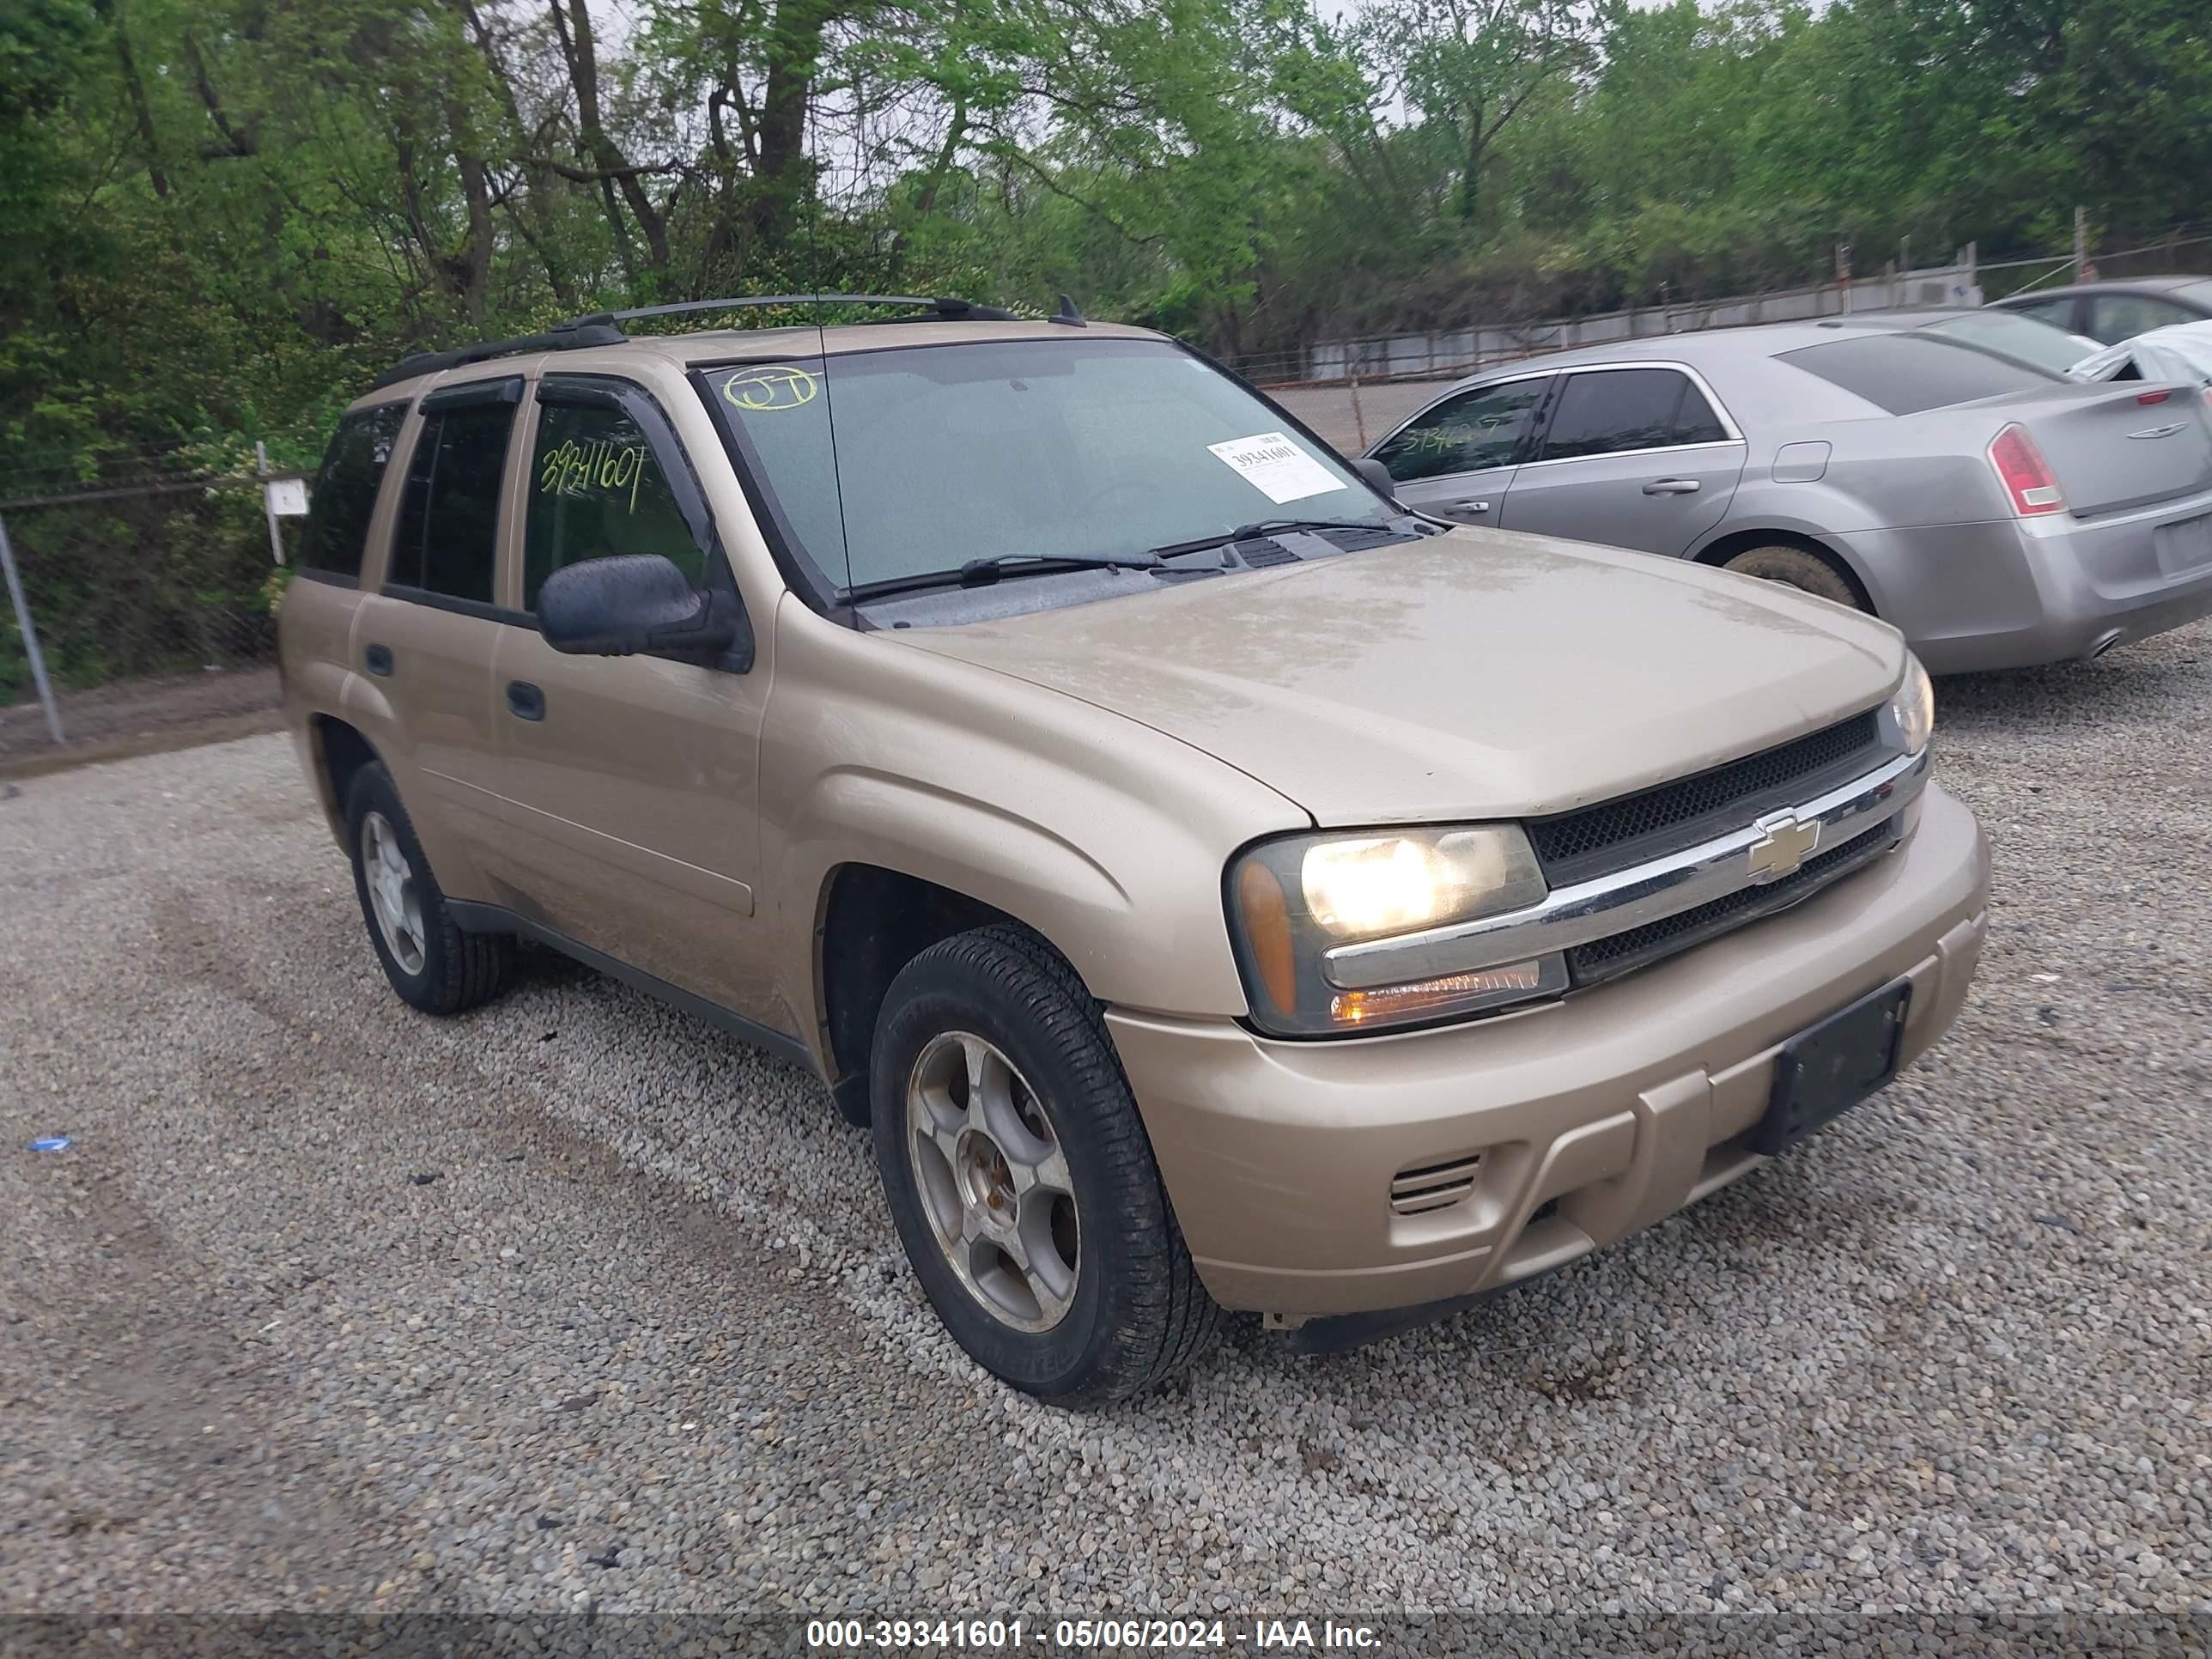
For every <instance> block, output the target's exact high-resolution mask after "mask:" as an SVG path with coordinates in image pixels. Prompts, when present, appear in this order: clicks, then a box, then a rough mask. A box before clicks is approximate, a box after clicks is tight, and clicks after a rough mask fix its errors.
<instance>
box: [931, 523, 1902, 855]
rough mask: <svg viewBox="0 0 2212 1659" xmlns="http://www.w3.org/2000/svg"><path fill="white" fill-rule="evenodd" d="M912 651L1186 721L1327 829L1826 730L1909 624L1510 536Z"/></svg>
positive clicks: (1693, 569)
mask: <svg viewBox="0 0 2212 1659" xmlns="http://www.w3.org/2000/svg"><path fill="white" fill-rule="evenodd" d="M1137 580H1143V581H1145V582H1146V583H1150V584H1156V586H1154V588H1153V591H1150V592H1143V591H1137V592H1132V593H1131V595H1130V596H1129V597H1127V598H1124V599H1108V600H1101V601H1098V602H1096V603H1092V604H1087V605H1072V606H1067V607H1064V608H1061V609H1058V610H1052V611H1032V612H1030V613H1027V614H1024V615H1021V616H1018V617H1008V618H1006V619H1003V620H999V621H994V622H989V623H968V624H965V625H963V626H957V627H951V628H930V629H913V630H911V631H910V632H902V633H900V634H898V635H896V636H892V637H896V638H897V639H898V640H899V641H901V642H902V643H905V644H912V645H915V646H917V647H921V648H922V649H924V650H927V651H933V652H935V653H939V654H941V655H945V656H948V657H952V658H956V659H959V660H961V661H963V662H969V663H973V664H975V665H979V666H981V667H985V668H989V669H994V670H995V671H998V672H1000V673H1002V674H1009V675H1012V676H1014V677H1015V678H1019V679H1022V680H1025V681H1027V682H1029V683H1030V684H1033V685H1038V686H1043V687H1048V688H1050V689H1051V690H1055V691H1060V692H1064V693H1066V695H1067V696H1073V697H1079V698H1081V699H1082V700H1083V701H1085V702H1090V703H1093V704H1095V705H1097V707H1099V708H1105V709H1109V710H1112V711H1113V712H1115V713H1116V714H1122V715H1126V716H1127V718H1129V719H1131V720H1139V721H1141V722H1143V723H1144V724H1145V725H1146V726H1152V727H1154V728H1155V729H1157V730H1158V731H1160V732H1166V733H1167V734H1169V735H1170V736H1171V737H1175V738H1180V739H1181V740H1182V741H1183V742H1184V743H1187V744H1191V745H1193V746H1194V747H1195V748H1198V749H1200V750H1204V751H1205V752H1206V753H1207V754H1210V755H1212V756H1214V757H1217V758H1218V759H1219V760H1221V761H1223V762H1225V763H1227V764H1229V765H1231V766H1233V767H1235V768H1237V769H1238V770H1239V771H1242V772H1244V773H1246V774H1249V775H1250V776H1252V777H1254V778H1256V779H1258V780H1259V781H1261V782H1262V783H1265V784H1267V785H1268V786H1269V787H1272V788H1273V789H1275V790H1277V791H1278V792H1279V793H1282V794H1283V795H1285V796H1286V797H1287V798H1288V799H1291V800H1292V801H1294V802H1296V803H1297V805H1300V806H1302V807H1303V808H1304V809H1305V810H1306V811H1308V812H1310V813H1311V814H1312V815H1313V817H1314V820H1315V822H1316V823H1320V824H1322V825H1328V826H1334V825H1343V824H1358V823H1394V822H1419V821H1424V820H1438V819H1447V818H1489V817H1534V816H1539V815H1541V814H1544V813H1548V812H1556V811H1566V810H1568V809H1570V808H1572V807H1576V806H1581V805H1588V804H1589V803H1590V802H1592V801H1596V800H1603V799H1609V798H1611V797H1613V796H1615V795H1620V794H1626V793H1631V792H1632V791H1634V790H1637V789H1641V788H1644V787H1648V786H1650V785H1651V784H1655V783H1660V782H1664V781H1667V780H1668V779H1671V778H1676V777H1680V776H1682V775H1686V774H1688V773H1692V772H1696V771H1699V770H1700V769H1704V768H1705V767H1708V766H1714V765H1717V764H1719V763H1721V762H1723V761H1727V760H1732V759H1735V758H1736V757H1740V756H1742V755H1747V754H1751V753H1753V752H1755V751H1757V750H1760V749H1764V748H1766V747H1769V746H1771V745H1772V744H1778V743H1784V742H1787V741H1788V740H1789V739H1790V738H1795V737H1798V736H1801V735H1802V734H1803V733H1805V732H1811V731H1814V730H1817V729H1819V728H1820V727H1821V726H1826V725H1830V724H1832V723H1833V722H1834V721H1836V720H1841V719H1843V718H1844V717H1845V716H1846V715H1849V714H1856V713H1857V712H1858V711H1859V710H1861V709H1863V708H1869V707H1870V706H1871V705H1872V704H1874V703H1876V702H1880V701H1881V699H1882V697H1883V696H1885V695H1887V693H1888V692H1889V691H1890V690H1892V689H1893V687H1894V686H1895V685H1896V684H1897V681H1898V678H1899V676H1900V675H1901V674H1902V673H1903V672H1904V667H1905V643H1904V641H1903V640H1902V639H1901V638H1900V637H1899V635H1898V634H1897V633H1896V631H1895V630H1894V629H1891V628H1889V627H1887V625H1885V624H1883V623H1878V622H1876V621H1875V620H1874V619H1872V618H1871V617H1862V616H1859V615H1857V613H1855V612H1852V611H1844V610H1843V609H1842V608H1841V607H1839V606H1837V605H1830V604H1828V603H1827V602H1826V601H1825V600H1821V599H1811V598H1808V597H1807V596H1805V595H1803V594H1800V593H1796V592H1793V591H1791V590H1790V589H1787V588H1783V587H1778V586H1774V585H1772V584H1771V583H1765V582H1759V581H1753V580H1750V579H1748V578H1746V577H1741V576H1732V575H1729V574H1726V573H1724V572H1721V571H1717V570H1711V569H1707V568H1703V567H1699V566H1695V565H1685V564H1679V563H1675V562H1671V561H1668V562H1662V561H1661V560H1658V559H1656V558H1653V557H1650V556H1647V555H1644V554H1636V553H1626V552H1621V551H1619V550H1614V549H1611V548H1601V547H1595V546H1590V545H1588V544H1583V543H1578V542H1577V543H1571V542H1561V541H1556V540H1553V539H1550V538H1541V537H1534V536H1522V535H1516V534H1513V533H1511V532H1504V531H1483V530H1460V531H1454V532H1449V533H1448V534H1446V535H1443V536H1439V537H1436V538H1431V539H1429V540H1426V541H1423V542H1419V543H1415V544H1406V545H1401V546H1395V547H1388V548H1376V549H1374V550H1370V551H1368V552H1364V553H1346V554H1340V555H1336V556H1329V557H1323V558H1317V559H1315V560H1313V561H1311V562H1307V563H1301V564H1296V565H1285V566H1280V567H1277V568H1271V569H1267V570H1260V571H1243V572H1237V573H1232V574H1228V575H1225V576H1218V577H1207V578H1203V579H1200V580H1186V581H1182V582H1177V583H1174V584H1164V583H1158V579H1157V578H1152V577H1149V576H1146V577H1139V578H1133V579H1132V586H1133V587H1134V584H1135V582H1136V581H1137Z"/></svg>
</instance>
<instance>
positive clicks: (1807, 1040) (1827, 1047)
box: [1751, 979, 1912, 1158]
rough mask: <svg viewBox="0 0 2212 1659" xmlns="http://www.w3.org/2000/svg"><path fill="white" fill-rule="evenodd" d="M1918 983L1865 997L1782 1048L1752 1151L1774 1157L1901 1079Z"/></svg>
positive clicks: (1902, 984) (1899, 983)
mask: <svg viewBox="0 0 2212 1659" xmlns="http://www.w3.org/2000/svg"><path fill="white" fill-rule="evenodd" d="M1911 1006H1912V981H1911V980H1909V979H1900V980H1897V981H1893V982H1892V983H1890V984H1887V985H1885V986H1883V987H1881V989H1880V990H1878V991H1875V992H1872V993H1869V994H1868V995H1866V996H1863V997H1861V998H1860V999H1859V1000H1857V1002H1854V1003H1853V1004H1851V1005H1850V1006H1849V1007H1848V1008H1844V1009H1839V1010H1838V1012H1835V1013H1832V1014H1831V1015H1829V1016H1828V1017H1827V1018H1826V1019H1824V1020H1822V1021H1821V1022H1820V1024H1817V1025H1811V1026H1808V1027H1807V1028H1806V1029H1805V1030H1802V1031H1800V1032H1799V1033H1798V1034H1797V1035H1796V1036H1794V1037H1791V1038H1790V1040H1789V1041H1788V1042H1785V1043H1784V1044H1783V1045H1782V1053H1781V1055H1780V1057H1779V1058H1778V1059H1777V1060H1776V1061H1775V1062H1774V1091H1773V1093H1772V1094H1771V1096H1769V1097H1768V1099H1767V1104H1766V1113H1765V1116H1763V1117H1761V1118H1760V1119H1759V1122H1758V1125H1757V1126H1756V1127H1754V1128H1753V1130H1752V1132H1751V1149H1752V1151H1753V1152H1759V1153H1762V1154H1764V1155H1765V1156H1766V1157H1768V1158H1774V1157H1777V1156H1778V1155H1779V1154H1781V1153H1783V1152H1788V1151H1789V1150H1790V1148H1791V1147H1792V1146H1796V1144H1797V1143H1798V1142H1799V1141H1801V1140H1802V1139H1805V1137H1806V1136H1808V1135H1809V1134H1811V1133H1813V1132H1814V1130H1816V1129H1820V1128H1822V1127H1826V1125H1828V1124H1830V1123H1832V1122H1834V1121H1836V1119H1838V1118H1839V1117H1841V1116H1842V1115H1844V1113H1845V1112H1848V1111H1850V1109H1851V1108H1852V1107H1854V1106H1857V1105H1859V1104H1861V1103H1863V1102H1864V1101H1865V1100H1867V1099H1868V1098H1869V1097H1870V1096H1872V1095H1874V1094H1875V1092H1877V1091H1879V1090H1881V1088H1882V1086H1883V1085H1886V1084H1887V1083H1888V1082H1889V1080H1890V1079H1892V1078H1893V1077H1895V1076H1896V1075H1897V1056H1898V1051H1899V1049H1900V1048H1902V1047H1903V1046H1904V1042H1905V1013H1906V1011H1907V1010H1908V1009H1910V1008H1911Z"/></svg>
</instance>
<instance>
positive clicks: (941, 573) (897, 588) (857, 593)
mask: <svg viewBox="0 0 2212 1659" xmlns="http://www.w3.org/2000/svg"><path fill="white" fill-rule="evenodd" d="M1159 562H1160V557H1159V555H1158V554H1157V553H1000V554H997V555H995V556H993V557H991V558H987V559H970V560H969V561H968V562H967V563H965V564H963V565H962V566H960V567H959V568H957V569H954V570H925V571H923V572H921V574H917V575H912V576H888V577H886V578H884V580H882V581H876V582H862V583H860V584H859V585H858V586H854V587H848V588H847V589H846V590H845V599H846V601H847V603H848V604H860V603H864V602H865V601H866V600H869V599H889V598H890V596H891V595H892V594H894V593H911V592H917V591H918V590H920V589H922V588H927V587H988V586H990V585H991V584H992V583H993V582H996V581H1000V580H1004V579H1005V578H1006V577H1008V576H1055V575H1061V574H1066V572H1068V571H1070V570H1149V569H1151V568H1152V567H1153V566H1155V565H1157V564H1158V563H1159Z"/></svg>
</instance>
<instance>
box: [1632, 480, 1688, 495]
mask: <svg viewBox="0 0 2212 1659" xmlns="http://www.w3.org/2000/svg"><path fill="white" fill-rule="evenodd" d="M1697 493H1698V481H1697V480H1696V479H1695V478H1654V479H1653V480H1652V481H1651V482H1650V483H1648V484H1646V485H1644V494H1645V495H1696V494H1697Z"/></svg>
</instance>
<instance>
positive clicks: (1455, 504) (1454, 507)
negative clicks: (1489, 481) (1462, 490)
mask: <svg viewBox="0 0 2212 1659" xmlns="http://www.w3.org/2000/svg"><path fill="white" fill-rule="evenodd" d="M1447 510H1448V511H1449V512H1453V513H1487V512H1489V511H1490V503H1489V502H1488V501H1477V500H1475V499H1474V498H1473V497H1471V496H1470V497H1469V498H1468V500H1466V501H1452V502H1449V503H1448V505H1447Z"/></svg>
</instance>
